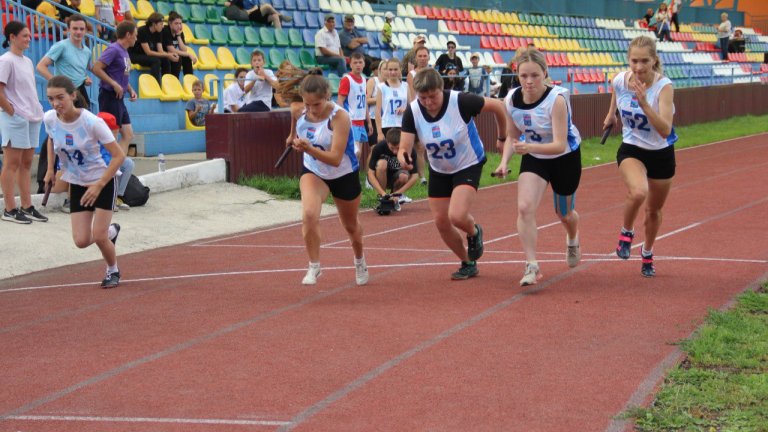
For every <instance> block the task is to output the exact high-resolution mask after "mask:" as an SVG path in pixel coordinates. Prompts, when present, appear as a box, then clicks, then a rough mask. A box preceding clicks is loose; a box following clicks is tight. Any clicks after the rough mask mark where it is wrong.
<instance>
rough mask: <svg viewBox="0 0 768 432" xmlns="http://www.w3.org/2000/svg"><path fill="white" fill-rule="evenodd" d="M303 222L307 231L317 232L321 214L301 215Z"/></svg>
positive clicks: (308, 213)
mask: <svg viewBox="0 0 768 432" xmlns="http://www.w3.org/2000/svg"><path fill="white" fill-rule="evenodd" d="M301 221H302V223H303V224H304V227H305V228H306V229H307V230H315V229H317V228H316V227H317V226H318V224H319V223H320V213H319V212H314V211H305V212H303V213H302V214H301Z"/></svg>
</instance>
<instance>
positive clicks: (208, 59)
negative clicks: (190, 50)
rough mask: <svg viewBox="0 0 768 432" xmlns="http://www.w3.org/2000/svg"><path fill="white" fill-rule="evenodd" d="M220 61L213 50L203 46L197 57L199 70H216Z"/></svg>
mask: <svg viewBox="0 0 768 432" xmlns="http://www.w3.org/2000/svg"><path fill="white" fill-rule="evenodd" d="M217 64H218V60H217V59H216V54H214V53H213V50H212V49H211V48H209V47H207V46H201V47H200V50H199V51H198V55H197V68H198V69H199V70H214V69H216V65H217Z"/></svg>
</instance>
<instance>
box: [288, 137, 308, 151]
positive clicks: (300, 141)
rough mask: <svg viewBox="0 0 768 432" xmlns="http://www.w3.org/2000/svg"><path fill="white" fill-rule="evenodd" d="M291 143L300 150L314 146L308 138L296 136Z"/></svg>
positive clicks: (295, 148)
mask: <svg viewBox="0 0 768 432" xmlns="http://www.w3.org/2000/svg"><path fill="white" fill-rule="evenodd" d="M291 145H292V146H293V149H294V150H296V151H298V152H306V151H307V150H309V149H310V148H312V143H310V142H309V140H307V139H306V138H295V139H294V140H293V142H292V143H291Z"/></svg>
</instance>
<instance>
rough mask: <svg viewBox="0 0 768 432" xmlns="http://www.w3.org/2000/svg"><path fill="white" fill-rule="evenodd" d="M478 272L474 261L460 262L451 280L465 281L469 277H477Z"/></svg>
mask: <svg viewBox="0 0 768 432" xmlns="http://www.w3.org/2000/svg"><path fill="white" fill-rule="evenodd" d="M478 273H480V270H478V269H477V263H476V262H474V261H469V262H467V261H462V262H461V267H459V269H458V270H456V271H455V272H454V273H453V274H451V279H453V280H466V279H469V278H471V277H475V276H477V274H478Z"/></svg>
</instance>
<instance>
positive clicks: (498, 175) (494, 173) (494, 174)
mask: <svg viewBox="0 0 768 432" xmlns="http://www.w3.org/2000/svg"><path fill="white" fill-rule="evenodd" d="M511 172H512V170H511V169H508V170H507V172H505V173H503V174H501V173H497V172H496V171H491V177H504V176H505V175H507V174H509V173H511Z"/></svg>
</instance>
